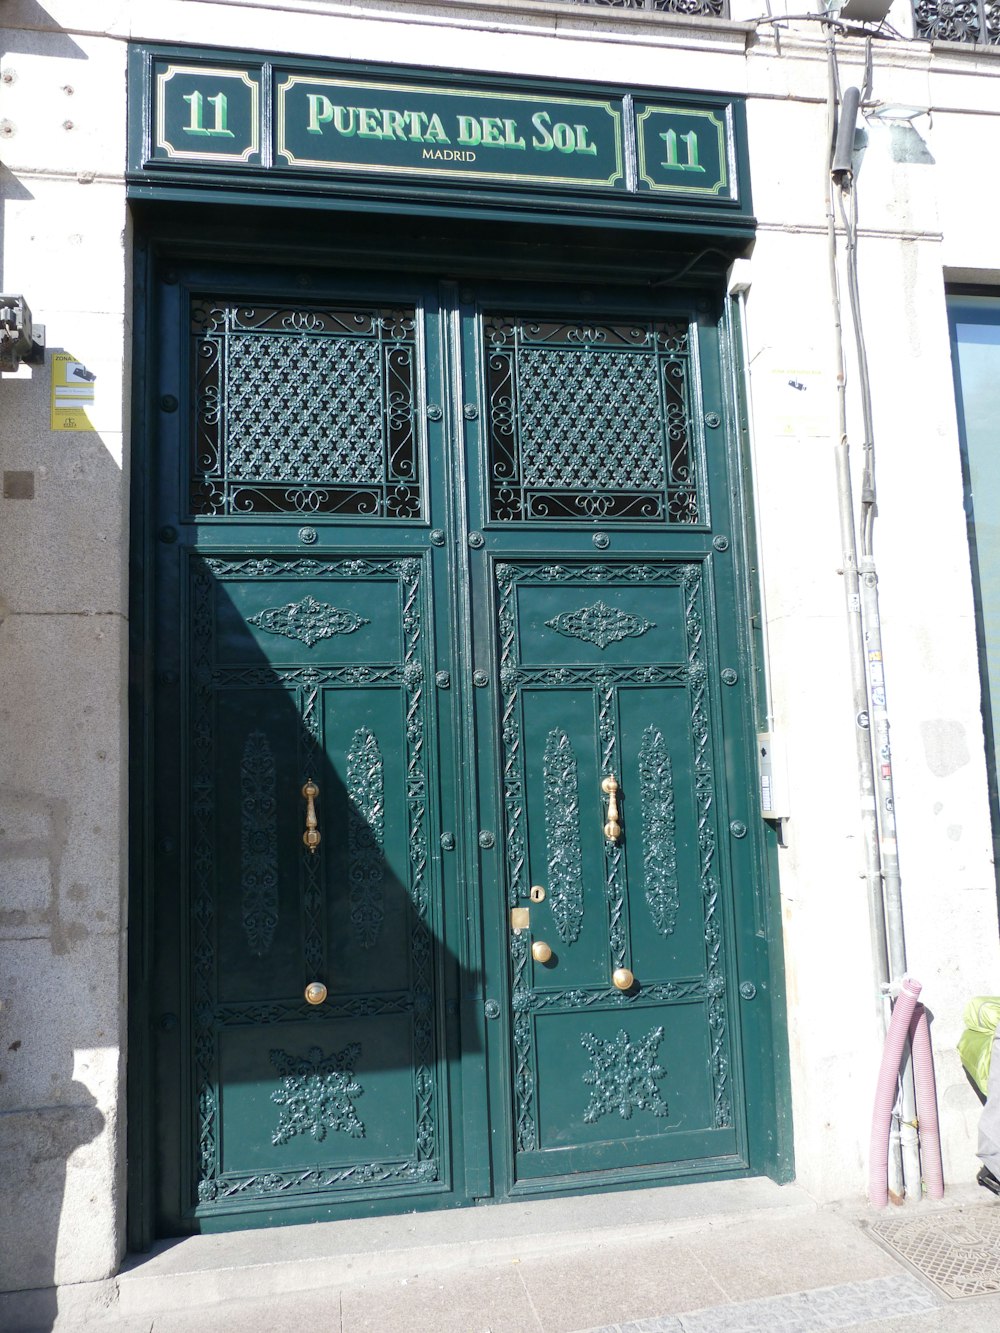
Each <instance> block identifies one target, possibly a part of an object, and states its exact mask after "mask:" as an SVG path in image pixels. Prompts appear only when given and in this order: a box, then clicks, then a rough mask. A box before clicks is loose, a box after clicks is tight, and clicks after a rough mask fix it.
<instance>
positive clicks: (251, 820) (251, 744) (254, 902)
mask: <svg viewBox="0 0 1000 1333" xmlns="http://www.w3.org/2000/svg"><path fill="white" fill-rule="evenodd" d="M240 895H241V899H242V909H243V910H242V916H243V929H244V931H245V932H246V937H247V944H248V945H249V946H250V952H251V953H252V954H253V955H254V957H256V958H263V957H264V955H265V954H266V953H267V951H268V949H270V947H271V942H272V940H273V939H274V932H275V929H276V927H277V924H278V794H277V779H276V776H275V771H274V754H273V752H272V750H271V747H270V745H269V744H268V741H267V737H266V736H265V735H264V733H263V732H262V731H251V732H250V734H249V735H248V736H247V739H246V744H245V745H244V746H243V758H242V761H241V763H240Z"/></svg>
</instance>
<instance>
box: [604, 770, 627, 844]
mask: <svg viewBox="0 0 1000 1333" xmlns="http://www.w3.org/2000/svg"><path fill="white" fill-rule="evenodd" d="M601 791H603V792H604V793H605V794H606V795H607V798H608V818H607V821H606V822H605V825H604V836H605V837H606V838H607V839H608V840H609V842H617V841H618V839H619V838H620V837H621V836H622V826H621V824H619V822H618V781H617V779H616V778H615V775H614V773H609V774H608V776H607V777H606V778H605V779H604V781H603V782H602V783H601Z"/></svg>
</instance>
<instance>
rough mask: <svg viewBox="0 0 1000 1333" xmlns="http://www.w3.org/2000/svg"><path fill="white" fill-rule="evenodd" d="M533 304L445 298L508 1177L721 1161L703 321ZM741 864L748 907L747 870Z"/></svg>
mask: <svg viewBox="0 0 1000 1333" xmlns="http://www.w3.org/2000/svg"><path fill="white" fill-rule="evenodd" d="M518 297H520V300H519V301H518ZM540 297H541V299H540ZM512 298H513V299H512ZM625 300H626V301H628V298H625ZM557 301H558V297H557V296H555V295H554V294H546V293H541V294H540V293H538V292H537V291H534V292H532V291H527V290H525V291H522V292H521V293H517V292H514V293H512V292H510V291H507V292H504V291H498V292H496V293H495V294H493V293H489V292H484V293H481V294H480V298H479V300H478V301H477V302H476V303H474V304H473V303H470V305H469V306H468V308H467V309H466V311H465V316H466V321H467V337H466V347H467V359H466V381H465V384H466V397H467V398H468V399H469V400H470V401H471V402H472V403H473V404H474V405H475V406H476V408H477V409H478V411H477V413H476V415H475V426H474V428H472V429H470V431H469V437H470V438H469V468H470V474H471V475H473V476H474V477H477V478H479V479H481V487H480V489H479V490H478V491H476V490H475V489H474V498H473V500H472V506H473V522H474V524H475V525H476V527H477V528H478V529H480V530H481V533H482V538H481V545H480V546H479V547H478V549H477V550H474V554H473V567H474V572H475V577H476V579H477V581H478V589H479V596H478V598H477V605H478V608H479V619H478V623H477V634H478V635H479V636H480V641H481V642H485V640H486V639H487V637H489V638H490V639H491V640H492V643H493V647H494V656H493V670H492V673H491V674H492V681H493V684H494V687H495V691H496V693H495V698H493V699H489V700H488V699H486V698H484V699H483V700H482V701H481V704H480V725H481V728H482V730H483V733H484V734H489V735H490V736H491V737H495V738H496V749H495V751H494V752H493V753H492V755H491V759H490V764H491V773H492V774H495V781H496V785H497V794H496V797H495V800H496V802H497V821H498V823H499V824H500V827H501V829H502V838H501V841H500V846H501V848H502V852H501V853H500V854H499V856H498V861H499V864H498V865H497V866H496V873H497V875H498V876H499V877H500V878H501V879H502V882H503V885H504V895H505V896H504V904H503V912H504V918H505V921H504V925H505V927H506V929H505V938H506V944H507V950H506V951H507V953H508V970H507V977H506V978H505V982H506V990H505V992H504V995H503V1004H504V1009H505V1010H506V1011H508V1012H509V1031H508V1037H507V1041H508V1043H509V1048H508V1049H509V1056H508V1058H509V1065H507V1067H506V1068H507V1080H506V1095H507V1097H508V1099H509V1100H508V1107H507V1116H508V1125H509V1132H510V1135H511V1139H512V1142H513V1165H512V1168H511V1170H510V1175H509V1177H508V1179H509V1181H510V1182H511V1188H512V1189H513V1190H515V1191H517V1190H528V1189H532V1188H536V1189H537V1188H542V1187H547V1188H566V1187H580V1185H581V1184H583V1185H585V1184H586V1183H587V1182H588V1181H595V1182H596V1181H599V1182H605V1183H606V1182H612V1181H623V1180H628V1179H641V1178H643V1177H646V1178H648V1177H649V1175H650V1173H651V1172H652V1173H660V1174H664V1175H674V1174H677V1173H678V1172H691V1171H695V1172H697V1171H705V1170H707V1169H712V1168H714V1169H720V1168H724V1167H725V1166H726V1165H727V1164H730V1165H739V1164H740V1163H741V1162H743V1161H745V1152H746V1146H745V1127H744V1118H743V1086H742V1076H741V1070H740V1064H739V1058H738V1057H739V1052H738V1047H737V1041H738V1038H737V1035H736V1033H735V1030H734V1025H733V1016H734V1006H733V1001H734V995H733V990H734V987H732V986H731V985H730V977H731V975H732V968H733V961H734V938H733V931H734V924H735V923H734V903H733V878H732V876H733V869H734V860H733V858H732V857H731V855H730V844H732V845H733V846H735V847H737V848H739V846H740V843H741V839H742V838H743V837H744V835H745V834H746V833H747V825H746V823H745V822H744V821H745V820H746V817H747V810H746V801H747V798H748V785H747V774H746V772H745V769H743V767H742V765H741V762H740V759H739V750H740V746H739V743H738V741H737V740H736V736H735V735H734V736H731V738H730V745H729V753H728V756H726V757H724V751H723V746H722V743H721V742H722V732H723V716H722V710H723V706H724V704H726V705H728V711H729V719H728V721H729V725H730V726H732V727H734V731H735V733H736V735H738V733H739V720H738V709H737V708H735V707H734V706H733V705H734V703H735V702H736V700H735V698H732V699H730V700H726V701H724V700H723V699H722V698H721V697H720V695H721V692H722V691H724V690H730V691H731V689H732V686H733V685H734V684H735V683H736V682H737V679H738V673H737V670H736V668H735V666H734V665H733V663H735V662H736V661H737V658H738V649H737V643H736V639H735V634H734V630H735V623H736V621H735V613H734V612H735V588H734V572H733V564H732V554H731V551H730V539H729V536H727V535H726V534H727V533H728V522H729V519H728V515H729V513H730V507H729V495H728V488H727V471H726V460H725V447H724V443H723V438H722V434H723V433H722V431H720V430H719V427H720V425H721V420H722V413H723V411H724V404H723V402H722V387H721V380H720V370H719V348H718V343H717V336H718V335H717V329H716V328H715V327H714V325H713V323H712V321H711V320H709V319H702V320H701V321H700V322H699V321H698V320H697V319H695V318H693V317H692V312H691V311H678V312H677V313H676V314H673V315H665V314H664V313H663V310H662V303H661V304H658V303H656V302H655V301H650V300H648V299H647V300H645V301H643V300H642V299H641V298H636V297H632V298H631V301H630V302H629V303H628V304H622V298H621V297H619V298H618V300H617V301H616V299H615V297H614V296H613V295H612V296H611V297H610V298H609V299H607V303H606V305H605V307H604V309H602V310H600V311H599V312H598V311H596V310H595V309H594V306H593V303H591V305H590V307H589V308H588V307H587V306H586V305H585V304H584V303H583V302H580V301H579V300H578V301H577V302H575V303H574V304H575V308H574V304H570V303H564V304H563V305H562V306H561V307H560V305H558V304H557ZM473 348H475V349H476V350H475V351H474V352H473V351H472V350H471V349H473ZM467 415H472V413H467ZM480 423H481V425H480ZM706 423H707V428H706ZM713 432H715V433H714V434H713ZM713 520H714V521H715V522H714V527H715V530H714V533H713ZM477 540H478V539H477V538H474V539H473V544H474V546H475V543H476V541H477ZM720 654H722V656H720ZM726 758H728V765H729V772H728V774H727V773H726V772H725V765H726ZM727 777H728V779H729V784H730V789H732V790H736V791H737V792H738V793H739V800H740V804H739V806H738V810H737V813H738V814H739V816H740V817H739V818H734V819H733V820H732V822H730V820H729V818H728V815H727V813H726V811H727V805H726V802H727V780H726V779H727ZM734 780H735V785H733V784H734ZM482 781H483V786H484V788H486V787H487V786H488V782H489V779H488V776H487V774H486V772H483V776H482ZM738 861H739V858H737V862H738ZM737 873H739V870H738V871H737ZM742 873H743V875H744V881H743V885H742V888H743V891H744V894H745V895H746V898H747V900H749V898H750V897H751V896H752V895H750V893H749V892H748V884H747V879H748V876H747V874H746V862H745V858H744V860H743V862H742Z"/></svg>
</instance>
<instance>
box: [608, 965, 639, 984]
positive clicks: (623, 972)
mask: <svg viewBox="0 0 1000 1333" xmlns="http://www.w3.org/2000/svg"><path fill="white" fill-rule="evenodd" d="M611 982H612V984H613V986H614V987H615V989H616V990H631V989H632V987H633V986H634V985H635V976H634V974H633V973H632V972H630V971H629V969H628V968H627V967H616V968H615V970H614V971H613V972H612V973H611Z"/></svg>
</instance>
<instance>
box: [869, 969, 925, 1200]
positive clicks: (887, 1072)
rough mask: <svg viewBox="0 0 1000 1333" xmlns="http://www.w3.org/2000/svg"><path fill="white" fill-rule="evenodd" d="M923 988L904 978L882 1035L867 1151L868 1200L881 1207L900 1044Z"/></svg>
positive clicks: (886, 1181)
mask: <svg viewBox="0 0 1000 1333" xmlns="http://www.w3.org/2000/svg"><path fill="white" fill-rule="evenodd" d="M922 989H923V987H922V986H921V984H920V982H919V981H915V980H914V979H913V977H904V978H903V984H902V986H901V988H900V991H899V995H898V997H897V999H896V1003H895V1004H894V1005H893V1006H892V1018H890V1020H889V1031H888V1032H887V1033H886V1034H885V1046H884V1047H883V1050H882V1063H881V1065H880V1066H879V1071H878V1083H877V1084H876V1086H875V1110H874V1113H873V1114H872V1138H871V1145H870V1147H869V1151H868V1202H869V1203H870V1204H871V1205H872V1207H873V1208H884V1207H885V1206H886V1204H887V1203H888V1202H889V1174H888V1168H889V1134H890V1131H891V1129H892V1108H893V1105H894V1104H895V1101H896V1083H897V1080H898V1078H899V1064H900V1061H901V1060H902V1058H903V1046H904V1044H905V1042H906V1035H907V1033H908V1032H909V1030H910V1020H911V1019H912V1018H913V1010H914V1008H915V1007H916V1003H917V1000H918V999H919V998H920V992H921V990H922Z"/></svg>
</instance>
